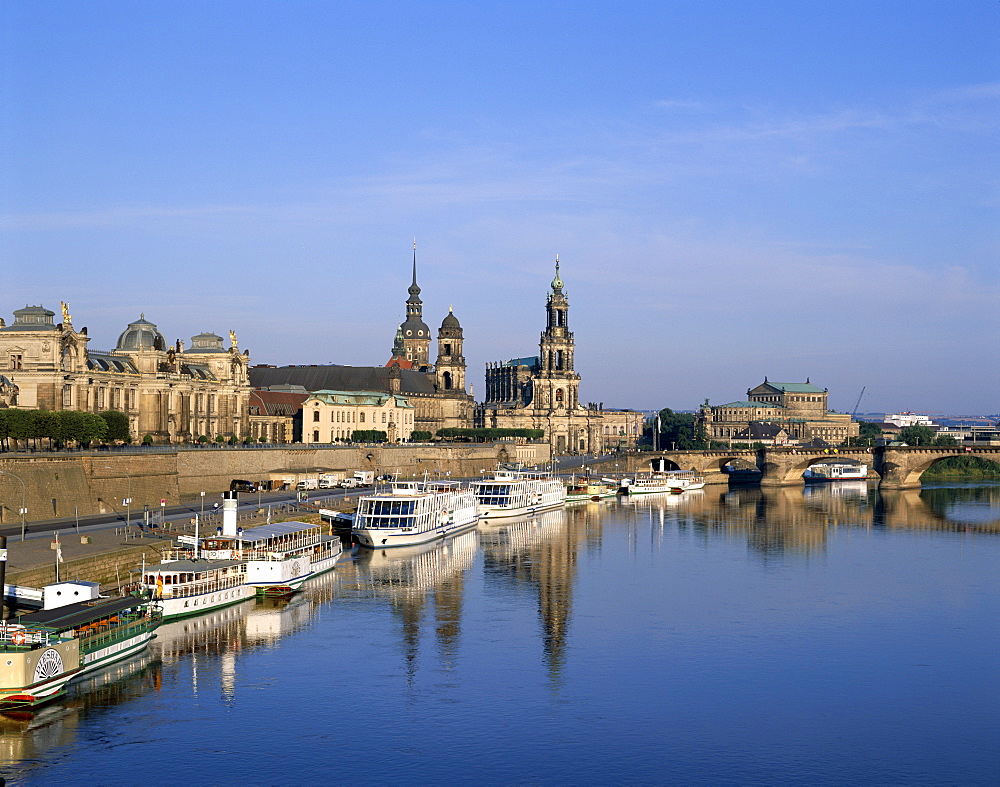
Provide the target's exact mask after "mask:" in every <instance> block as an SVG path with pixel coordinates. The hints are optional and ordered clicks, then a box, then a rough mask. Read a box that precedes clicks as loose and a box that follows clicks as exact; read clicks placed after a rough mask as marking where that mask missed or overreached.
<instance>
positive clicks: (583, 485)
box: [566, 478, 618, 503]
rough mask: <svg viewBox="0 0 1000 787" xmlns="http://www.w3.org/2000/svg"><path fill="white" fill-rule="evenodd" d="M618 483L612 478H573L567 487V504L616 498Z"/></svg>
mask: <svg viewBox="0 0 1000 787" xmlns="http://www.w3.org/2000/svg"><path fill="white" fill-rule="evenodd" d="M617 491H618V482H617V481H616V480H614V479H611V478H572V479H570V481H569V483H568V484H567V485H566V502H567V503H572V502H578V501H581V500H602V499H604V498H606V497H614V496H615V494H616V493H617Z"/></svg>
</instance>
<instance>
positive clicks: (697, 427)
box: [646, 407, 708, 451]
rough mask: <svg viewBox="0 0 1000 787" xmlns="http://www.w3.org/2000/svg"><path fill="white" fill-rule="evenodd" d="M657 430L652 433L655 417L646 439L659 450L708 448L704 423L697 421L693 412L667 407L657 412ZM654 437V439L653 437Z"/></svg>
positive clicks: (655, 422)
mask: <svg viewBox="0 0 1000 787" xmlns="http://www.w3.org/2000/svg"><path fill="white" fill-rule="evenodd" d="M658 423H659V427H660V429H659V431H658V432H656V434H655V435H654V434H653V433H654V431H655V430H656V426H657V419H653V422H652V424H651V425H650V427H649V429H648V430H646V431H647V432H648V436H647V439H648V441H649V443H650V445H655V446H656V447H657V448H658V449H660V450H667V449H670V450H673V449H680V450H682V451H683V450H690V449H694V448H708V435H707V433H706V431H705V427H704V424H701V423H700V422H699V421H698V418H697V416H695V415H694V413H675V412H674V411H673V410H671V409H670V408H669V407H665V408H664V409H662V410H660V412H659V421H658ZM654 437H655V440H654V439H653V438H654Z"/></svg>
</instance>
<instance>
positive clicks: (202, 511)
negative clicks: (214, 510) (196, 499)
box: [201, 492, 205, 517]
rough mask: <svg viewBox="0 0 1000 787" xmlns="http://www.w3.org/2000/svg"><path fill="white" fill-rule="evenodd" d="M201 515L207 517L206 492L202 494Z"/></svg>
mask: <svg viewBox="0 0 1000 787" xmlns="http://www.w3.org/2000/svg"><path fill="white" fill-rule="evenodd" d="M201 515H202V517H204V516H205V493H204V492H202V493H201Z"/></svg>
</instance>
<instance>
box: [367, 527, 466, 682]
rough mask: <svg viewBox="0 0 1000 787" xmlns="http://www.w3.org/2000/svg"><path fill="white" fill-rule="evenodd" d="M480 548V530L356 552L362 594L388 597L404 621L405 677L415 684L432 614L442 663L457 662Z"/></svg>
mask: <svg viewBox="0 0 1000 787" xmlns="http://www.w3.org/2000/svg"><path fill="white" fill-rule="evenodd" d="M478 546H479V534H478V533H477V531H475V530H470V531H468V532H466V533H462V534H461V535H458V536H455V537H454V538H451V539H448V540H446V541H434V542H430V543H428V544H420V545H418V546H413V547H397V548H394V549H362V550H359V551H358V552H357V554H356V557H355V563H354V565H355V569H356V571H357V577H358V583H359V587H360V591H361V593H362V594H365V595H370V596H372V597H374V598H380V599H386V600H387V601H388V602H389V604H390V606H391V609H392V611H393V613H394V615H395V616H396V617H397V618H398V620H399V621H400V623H401V626H402V634H403V651H404V659H405V664H406V667H405V669H406V676H407V682H408V683H409V684H411V685H412V683H413V679H414V676H415V674H416V668H417V664H418V656H419V652H420V641H421V632H422V628H423V625H424V619H425V616H426V615H428V614H433V617H434V623H433V625H434V641H435V644H436V648H437V652H438V658H439V660H440V663H441V665H442V667H444V668H445V669H449V668H451V667H452V666H454V663H455V658H456V655H457V652H458V639H459V633H460V629H461V618H462V600H463V597H464V594H465V579H466V574H467V572H468V570H469V568H471V567H472V564H473V561H474V560H475V557H476V551H477V549H478ZM429 607H430V608H431V610H432V611H430V612H429V610H428V608H429Z"/></svg>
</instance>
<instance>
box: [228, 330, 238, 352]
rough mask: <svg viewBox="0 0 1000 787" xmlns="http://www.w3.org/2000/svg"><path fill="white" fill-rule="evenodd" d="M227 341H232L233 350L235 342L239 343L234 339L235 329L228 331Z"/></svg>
mask: <svg viewBox="0 0 1000 787" xmlns="http://www.w3.org/2000/svg"><path fill="white" fill-rule="evenodd" d="M229 341H231V342H232V343H233V349H234V350H235V349H236V346H237V344H239V342H238V340H237V339H236V331H230V332H229Z"/></svg>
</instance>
